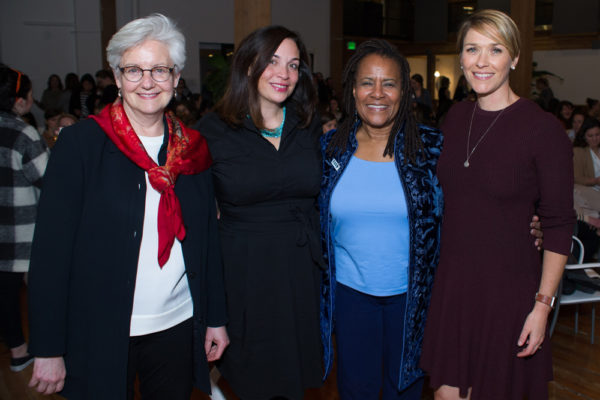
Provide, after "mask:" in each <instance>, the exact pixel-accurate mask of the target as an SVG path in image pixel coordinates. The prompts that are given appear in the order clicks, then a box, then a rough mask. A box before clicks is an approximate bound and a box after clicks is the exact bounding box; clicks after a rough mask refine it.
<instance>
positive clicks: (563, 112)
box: [556, 100, 574, 141]
mask: <svg viewBox="0 0 600 400" xmlns="http://www.w3.org/2000/svg"><path fill="white" fill-rule="evenodd" d="M573 110H574V108H573V103H571V102H570V101H567V100H563V101H561V102H559V103H558V107H557V109H556V117H557V118H558V120H559V121H560V123H561V124H562V126H563V128H565V130H569V129H571V124H572V118H573ZM571 141H573V139H571Z"/></svg>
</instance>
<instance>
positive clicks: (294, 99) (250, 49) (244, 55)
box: [215, 25, 317, 129]
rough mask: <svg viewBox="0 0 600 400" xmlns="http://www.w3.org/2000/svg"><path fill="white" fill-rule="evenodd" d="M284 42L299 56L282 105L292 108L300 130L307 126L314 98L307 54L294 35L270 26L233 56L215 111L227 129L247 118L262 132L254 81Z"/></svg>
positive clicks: (258, 31)
mask: <svg viewBox="0 0 600 400" xmlns="http://www.w3.org/2000/svg"><path fill="white" fill-rule="evenodd" d="M285 39H291V40H293V41H294V43H296V46H298V50H299V53H300V68H299V71H298V82H297V83H296V87H295V89H294V92H293V93H292V94H291V96H289V97H288V98H287V100H286V101H285V103H286V104H290V103H292V104H293V105H294V109H295V110H296V111H297V112H298V114H299V116H300V120H301V126H302V127H306V126H308V125H309V124H310V122H311V120H312V118H313V115H314V113H315V109H316V105H317V94H316V91H315V88H314V85H313V82H312V74H311V72H310V67H309V64H308V52H307V51H306V47H305V46H304V43H302V40H301V39H300V36H298V34H296V33H295V32H292V31H290V30H289V29H287V28H285V27H283V26H277V25H274V26H267V27H264V28H260V29H258V30H256V31H254V32H252V33H251V34H249V35H248V36H246V37H245V38H244V40H242V42H241V43H240V44H239V47H238V48H237V50H236V51H235V53H234V55H233V61H232V63H231V72H230V74H229V82H228V83H227V89H226V90H225V94H224V95H223V98H222V99H221V101H220V102H219V103H218V104H217V106H216V108H215V109H216V111H217V113H218V114H219V116H220V117H221V118H222V119H223V120H224V121H225V122H227V123H228V124H229V125H231V126H234V127H236V126H240V125H241V124H242V121H243V120H244V118H246V115H250V117H251V118H252V121H253V122H254V124H255V125H256V127H258V128H259V129H262V128H264V126H263V125H264V123H263V118H262V113H261V111H260V102H259V97H258V96H259V93H258V81H259V79H260V77H261V75H262V74H263V72H264V70H265V69H266V68H267V66H268V65H269V62H271V59H272V57H273V54H275V52H276V51H277V49H278V48H279V45H280V44H281V42H283V41H284V40H285Z"/></svg>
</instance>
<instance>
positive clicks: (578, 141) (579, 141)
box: [573, 117, 600, 147]
mask: <svg viewBox="0 0 600 400" xmlns="http://www.w3.org/2000/svg"><path fill="white" fill-rule="evenodd" d="M592 128H600V121H598V120H597V119H596V118H591V117H586V118H585V119H584V120H583V123H582V124H581V128H579V130H578V131H577V133H575V139H574V140H573V147H588V144H587V142H586V141H585V133H586V132H587V131H589V130H590V129H592Z"/></svg>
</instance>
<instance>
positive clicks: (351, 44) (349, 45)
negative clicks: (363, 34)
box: [346, 42, 356, 50]
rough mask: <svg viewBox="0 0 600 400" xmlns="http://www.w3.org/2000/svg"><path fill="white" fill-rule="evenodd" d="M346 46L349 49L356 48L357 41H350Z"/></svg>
mask: <svg viewBox="0 0 600 400" xmlns="http://www.w3.org/2000/svg"><path fill="white" fill-rule="evenodd" d="M346 48H347V49H348V50H356V42H348V43H346Z"/></svg>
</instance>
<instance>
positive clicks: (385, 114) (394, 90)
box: [352, 54, 402, 133]
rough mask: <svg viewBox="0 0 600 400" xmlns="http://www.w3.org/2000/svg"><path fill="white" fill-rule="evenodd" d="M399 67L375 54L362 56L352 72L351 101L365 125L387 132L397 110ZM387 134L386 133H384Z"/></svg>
mask: <svg viewBox="0 0 600 400" xmlns="http://www.w3.org/2000/svg"><path fill="white" fill-rule="evenodd" d="M400 86H401V82H400V67H399V66H398V63H396V61H394V60H392V59H390V58H385V57H382V56H380V55H377V54H371V55H368V56H366V57H365V58H363V60H362V61H361V62H360V64H359V66H358V69H357V71H356V77H355V83H354V89H353V90H352V93H353V95H354V101H355V103H356V111H357V112H358V115H359V116H360V119H361V120H362V122H363V124H364V125H365V127H367V128H369V129H384V130H388V131H390V130H391V129H392V126H393V125H394V119H395V118H396V115H397V114H398V110H399V109H400V99H401V98H402V90H401V88H400ZM388 133H389V132H388Z"/></svg>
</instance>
